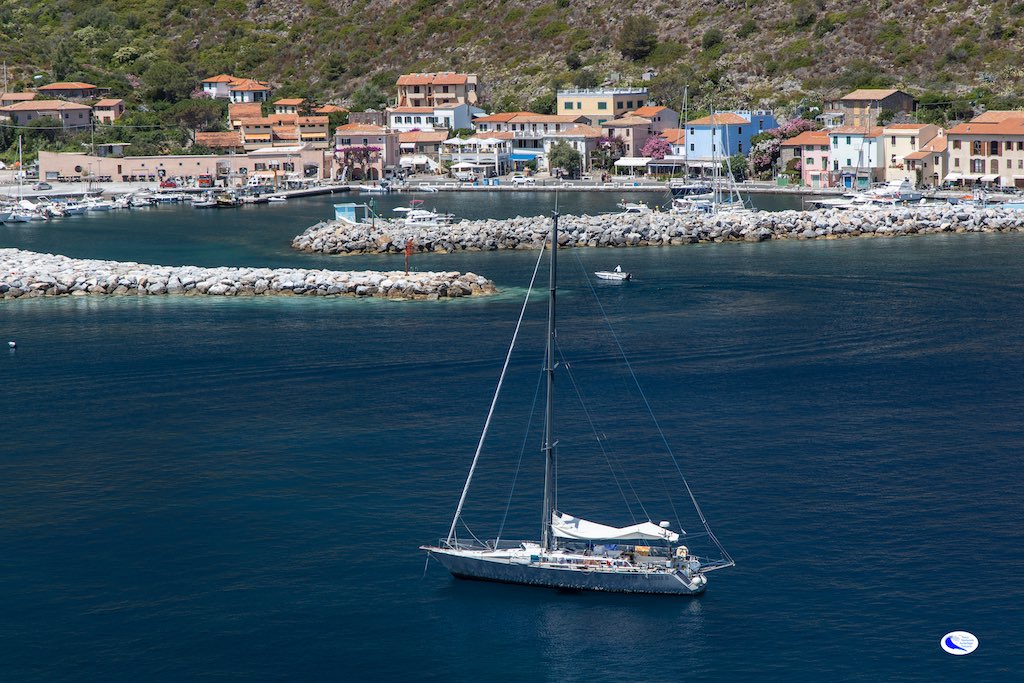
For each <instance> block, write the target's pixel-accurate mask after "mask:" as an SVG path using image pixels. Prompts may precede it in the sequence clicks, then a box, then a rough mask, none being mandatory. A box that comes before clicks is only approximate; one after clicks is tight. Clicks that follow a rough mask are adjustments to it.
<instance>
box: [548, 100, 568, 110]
mask: <svg viewBox="0 0 1024 683" xmlns="http://www.w3.org/2000/svg"><path fill="white" fill-rule="evenodd" d="M565 108H566V109H572V102H566V103H565ZM549 111H550V110H549Z"/></svg>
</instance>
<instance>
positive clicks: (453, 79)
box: [434, 73, 469, 85]
mask: <svg viewBox="0 0 1024 683" xmlns="http://www.w3.org/2000/svg"><path fill="white" fill-rule="evenodd" d="M467 81H469V75H468V74H454V73H446V74H437V75H436V76H434V85H463V84H464V83H466V82H467Z"/></svg>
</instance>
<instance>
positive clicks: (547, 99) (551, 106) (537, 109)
mask: <svg viewBox="0 0 1024 683" xmlns="http://www.w3.org/2000/svg"><path fill="white" fill-rule="evenodd" d="M529 109H530V111H532V112H533V113H535V114H554V113H556V112H557V111H558V98H557V97H556V96H555V93H553V92H548V93H544V94H543V95H541V96H540V97H538V98H536V99H534V100H533V101H532V102H530V106H529Z"/></svg>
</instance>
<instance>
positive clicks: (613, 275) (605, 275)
mask: <svg viewBox="0 0 1024 683" xmlns="http://www.w3.org/2000/svg"><path fill="white" fill-rule="evenodd" d="M594 275H596V276H597V277H599V278H600V279H602V280H628V279H630V278H631V277H633V276H632V275H630V274H629V273H624V272H622V266H615V270H598V271H595V272H594Z"/></svg>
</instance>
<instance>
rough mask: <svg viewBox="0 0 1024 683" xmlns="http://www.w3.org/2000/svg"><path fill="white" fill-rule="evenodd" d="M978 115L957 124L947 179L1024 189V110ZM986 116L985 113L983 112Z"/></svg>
mask: <svg viewBox="0 0 1024 683" xmlns="http://www.w3.org/2000/svg"><path fill="white" fill-rule="evenodd" d="M1013 113H1014V112H1006V113H1004V115H1002V116H989V117H987V118H983V117H978V118H976V119H972V120H971V121H968V122H967V123H961V124H959V125H957V126H954V127H953V128H951V129H950V130H949V132H948V133H947V134H946V137H947V138H948V139H949V146H948V148H947V149H948V154H949V173H948V174H947V175H946V176H945V178H944V180H945V181H946V182H962V183H964V184H973V183H976V182H980V183H985V184H989V185H992V186H995V185H999V186H1002V187H1022V188H1024V111H1020V112H1015V113H1016V114H1017V116H1016V117H1015V116H1013ZM983 116H984V115H983Z"/></svg>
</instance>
